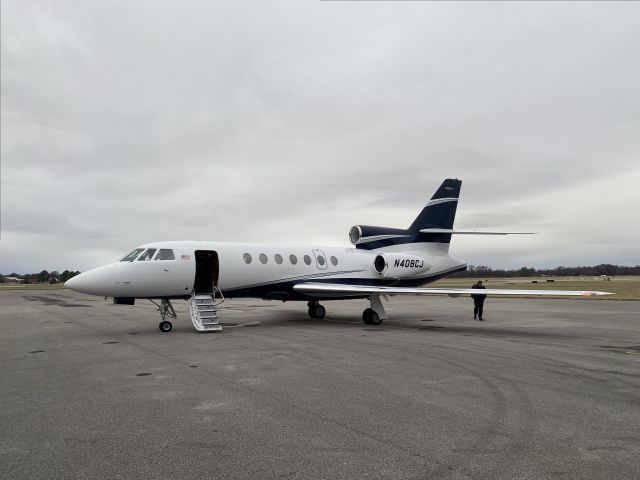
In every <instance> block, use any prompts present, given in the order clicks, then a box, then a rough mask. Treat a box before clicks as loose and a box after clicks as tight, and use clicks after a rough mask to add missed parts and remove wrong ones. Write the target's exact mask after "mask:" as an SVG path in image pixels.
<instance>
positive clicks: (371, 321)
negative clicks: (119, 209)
mask: <svg viewBox="0 0 640 480" xmlns="http://www.w3.org/2000/svg"><path fill="white" fill-rule="evenodd" d="M362 321H363V322H364V323H366V324H367V325H380V324H381V323H382V319H381V318H380V315H378V314H377V313H376V312H375V311H374V310H373V309H372V308H367V309H366V310H365V311H364V312H362Z"/></svg>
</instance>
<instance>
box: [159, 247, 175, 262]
mask: <svg viewBox="0 0 640 480" xmlns="http://www.w3.org/2000/svg"><path fill="white" fill-rule="evenodd" d="M175 259H176V257H175V255H174V254H173V250H171V249H170V248H161V249H160V251H159V252H158V255H156V258H155V259H154V260H175Z"/></svg>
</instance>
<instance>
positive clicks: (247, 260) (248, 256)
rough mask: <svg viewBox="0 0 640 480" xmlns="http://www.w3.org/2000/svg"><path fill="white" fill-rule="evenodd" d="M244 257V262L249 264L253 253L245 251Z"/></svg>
mask: <svg viewBox="0 0 640 480" xmlns="http://www.w3.org/2000/svg"><path fill="white" fill-rule="evenodd" d="M242 259H243V260H244V263H246V264H247V265H249V264H250V263H251V260H252V258H251V254H250V253H245V254H244V255H242Z"/></svg>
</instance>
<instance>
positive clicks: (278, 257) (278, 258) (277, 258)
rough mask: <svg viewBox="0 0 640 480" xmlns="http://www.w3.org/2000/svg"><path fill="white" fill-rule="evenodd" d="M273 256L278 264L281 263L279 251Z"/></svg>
mask: <svg viewBox="0 0 640 480" xmlns="http://www.w3.org/2000/svg"><path fill="white" fill-rule="evenodd" d="M274 258H275V259H276V263H277V264H278V265H282V255H280V254H279V253H276V255H275V257H274Z"/></svg>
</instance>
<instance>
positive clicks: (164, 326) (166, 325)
mask: <svg viewBox="0 0 640 480" xmlns="http://www.w3.org/2000/svg"><path fill="white" fill-rule="evenodd" d="M158 328H159V329H160V331H161V332H162V333H169V332H170V331H171V329H172V328H173V325H171V322H170V321H168V320H163V321H162V322H160V325H158Z"/></svg>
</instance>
